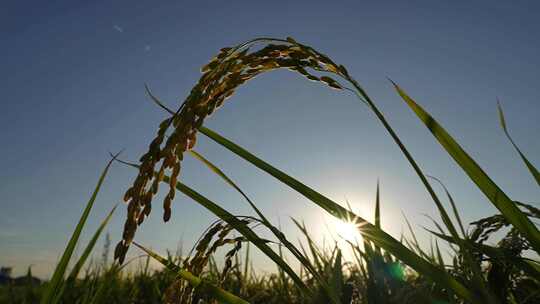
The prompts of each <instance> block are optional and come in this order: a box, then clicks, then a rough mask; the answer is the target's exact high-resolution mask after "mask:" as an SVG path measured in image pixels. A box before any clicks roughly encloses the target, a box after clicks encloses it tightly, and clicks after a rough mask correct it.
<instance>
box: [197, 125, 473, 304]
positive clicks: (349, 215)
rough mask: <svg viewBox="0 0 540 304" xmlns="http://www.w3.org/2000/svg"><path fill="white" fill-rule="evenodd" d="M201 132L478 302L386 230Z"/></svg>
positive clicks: (216, 136) (204, 130)
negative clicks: (354, 224)
mask: <svg viewBox="0 0 540 304" xmlns="http://www.w3.org/2000/svg"><path fill="white" fill-rule="evenodd" d="M199 131H200V132H201V133H202V134H204V135H206V136H207V137H209V138H210V139H212V140H214V141H215V142H216V143H219V144H220V145H222V146H223V147H225V148H227V149H229V150H230V151H231V152H233V153H235V154H236V155H238V156H240V157H242V158H243V159H245V160H247V161H248V162H250V163H251V164H253V165H255V166H256V167H258V168H259V169H261V170H263V171H265V172H266V173H268V174H270V175H272V176H273V177H275V178H276V179H278V180H279V181H280V182H282V183H284V184H286V185H288V186H289V187H291V188H292V189H294V190H296V191H297V192H299V193H300V194H302V195H303V196H305V197H306V198H308V199H309V200H310V201H312V202H313V203H315V204H316V205H318V206H319V207H321V208H323V209H324V210H326V211H327V212H328V213H330V214H331V215H333V216H335V217H337V218H339V219H341V220H345V221H350V220H352V221H353V222H354V223H356V224H357V226H358V227H359V231H360V233H361V234H362V236H363V237H364V238H366V239H368V240H370V241H372V242H373V243H375V244H376V245H377V246H380V247H381V248H383V249H384V250H386V251H388V252H390V253H391V254H392V255H394V256H395V257H397V258H398V259H400V260H402V261H403V262H404V263H405V264H407V265H409V266H410V267H412V268H413V269H415V270H416V271H418V272H419V273H422V274H424V275H426V276H428V277H430V278H431V279H432V280H434V281H436V282H438V283H440V284H442V285H444V286H447V287H448V288H451V289H453V290H454V291H455V292H456V293H457V294H459V295H460V296H461V297H463V298H465V299H467V300H469V301H472V302H475V301H476V297H475V295H474V294H473V293H472V292H471V291H470V290H468V289H467V288H465V286H463V285H462V284H461V283H460V282H458V281H457V280H455V279H454V278H453V277H452V276H450V275H449V274H447V273H446V272H444V271H441V269H440V268H438V267H435V266H434V265H432V264H430V263H429V262H427V261H426V260H424V259H422V258H421V257H419V256H418V255H416V254H415V253H414V252H412V251H410V250H409V249H408V248H406V247H405V246H403V244H401V243H400V242H399V241H397V240H395V239H394V238H393V237H392V236H390V235H389V234H387V233H386V232H384V231H383V230H381V229H379V228H377V227H375V226H374V225H372V224H371V223H369V222H368V221H366V220H365V219H363V218H361V217H359V216H357V215H356V214H354V213H353V212H351V211H349V210H347V209H345V208H343V207H342V206H341V205H339V204H337V203H335V202H333V201H332V200H330V199H329V198H327V197H325V196H323V195H322V194H320V193H319V192H317V191H315V190H313V189H312V188H310V187H308V186H306V185H304V184H303V183H301V182H300V181H298V180H297V179H295V178H293V177H291V176H289V175H287V174H285V173H284V172H282V171H281V170H279V169H277V168H275V167H273V166H271V165H270V164H268V163H267V162H265V161H263V160H262V159H260V158H258V157H256V156H255V155H253V154H251V153H250V152H248V151H247V150H245V149H244V148H242V147H240V146H238V145H237V144H235V143H233V142H231V141H230V140H228V139H226V138H224V137H223V136H221V135H219V134H217V133H216V132H214V131H212V130H210V129H208V128H206V127H200V128H199Z"/></svg>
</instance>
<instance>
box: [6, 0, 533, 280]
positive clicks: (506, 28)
mask: <svg viewBox="0 0 540 304" xmlns="http://www.w3.org/2000/svg"><path fill="white" fill-rule="evenodd" d="M1 6H2V7H1V9H0V33H1V34H0V35H1V40H2V42H3V43H2V48H1V49H0V66H1V67H2V68H1V69H0V80H1V83H2V111H0V139H1V140H2V145H1V149H0V166H1V168H2V170H0V194H1V199H0V207H1V209H0V210H1V211H0V248H1V250H0V265H11V266H15V272H16V273H23V272H24V271H26V267H27V266H28V265H33V270H34V273H37V274H38V275H40V276H47V275H49V274H50V272H51V269H52V267H53V263H54V262H55V261H56V260H57V259H58V256H59V254H60V252H61V251H62V250H63V248H64V246H65V243H66V241H67V239H68V237H69V235H70V233H71V231H72V230H73V227H74V225H75V223H76V221H77V220H78V217H79V215H80V213H81V210H82V208H83V206H84V203H85V202H86V201H87V199H88V197H89V196H90V193H91V191H92V189H93V187H94V186H95V183H96V181H97V178H98V175H99V173H100V171H101V170H102V168H103V166H104V165H105V163H106V162H107V160H108V152H109V151H113V152H114V151H118V150H120V149H122V148H124V149H125V152H124V154H123V157H124V158H126V159H131V160H136V159H138V158H139V156H140V155H141V154H142V153H143V152H144V151H145V149H146V147H147V145H148V143H149V142H150V140H151V139H152V138H153V136H154V134H155V130H156V128H157V125H158V123H159V122H160V121H161V119H163V118H164V117H165V113H163V111H161V110H160V109H159V108H157V107H156V106H155V105H153V104H152V103H151V102H149V101H148V98H147V97H146V96H145V93H144V86H143V85H144V83H148V84H149V86H150V87H151V88H152V90H153V92H154V93H155V94H156V95H158V96H160V97H161V98H162V99H163V100H165V101H166V102H167V104H169V105H170V106H171V107H176V106H178V105H179V103H180V102H181V101H182V100H183V98H184V97H185V96H186V95H187V94H188V92H189V90H190V89H191V87H192V86H193V84H194V83H195V82H196V81H197V79H198V78H199V77H200V73H199V68H200V66H202V65H203V64H205V63H206V62H207V61H208V59H209V58H211V57H212V56H213V55H214V54H215V53H216V52H217V50H219V49H220V48H222V47H224V46H230V45H233V44H236V43H239V42H241V41H244V40H247V39H250V38H253V37H257V36H275V37H286V36H292V37H295V38H296V39H297V40H298V41H301V42H303V43H306V44H309V45H312V46H314V47H315V48H317V49H319V50H320V51H322V52H323V53H326V54H328V55H329V56H330V57H332V58H333V59H334V60H335V61H336V62H338V63H341V64H344V65H345V66H347V67H348V70H349V71H350V73H351V74H352V75H353V76H354V77H355V78H356V79H357V80H358V81H359V82H360V83H361V84H362V85H363V86H364V87H365V88H366V90H367V91H368V93H369V94H370V95H371V96H372V98H373V99H374V100H375V102H376V103H377V104H378V105H379V106H380V108H381V110H382V111H383V112H384V113H385V114H386V116H387V118H388V120H389V121H390V123H391V124H392V126H394V128H395V129H396V130H398V134H399V135H400V137H401V138H402V139H403V141H404V143H405V144H406V145H407V146H408V147H409V149H410V151H411V152H412V154H413V155H414V156H415V157H416V159H417V160H418V161H419V162H420V163H421V165H422V167H423V168H424V169H425V171H426V172H427V173H429V174H431V175H435V176H437V177H439V178H440V179H442V180H443V181H444V182H445V183H446V185H447V186H448V188H449V189H450V191H451V192H452V193H453V195H454V197H455V199H456V201H457V203H458V207H459V208H460V210H461V211H462V213H463V216H464V218H465V219H466V221H467V222H470V221H472V220H474V219H477V218H479V217H481V216H487V215H491V214H492V213H494V209H493V208H492V207H491V206H490V205H489V203H488V202H487V200H486V199H485V198H484V197H483V196H482V195H481V193H480V192H479V191H478V190H477V189H475V188H474V186H473V185H472V184H471V183H470V182H469V180H468V179H467V178H466V177H465V175H464V174H463V173H461V172H460V170H459V168H458V167H457V166H456V165H455V164H454V163H453V162H452V161H451V160H450V158H449V157H448V156H447V155H446V154H445V153H444V152H443V151H442V149H441V147H440V146H438V144H437V143H436V142H435V141H434V140H433V138H432V137H431V135H430V134H429V133H428V131H427V130H426V129H425V128H424V127H423V126H422V125H421V124H420V123H419V121H418V120H417V119H416V118H415V117H414V116H413V114H412V113H411V112H410V110H408V109H407V108H406V106H405V105H404V104H403V103H402V102H401V100H400V99H399V97H398V96H397V94H396V93H395V92H394V91H393V90H392V88H391V86H390V84H389V82H388V81H387V80H386V77H387V76H388V77H390V78H392V79H393V80H395V81H396V82H398V83H399V84H400V85H401V86H402V87H403V88H404V89H406V90H407V92H408V93H409V94H410V95H411V96H412V97H413V98H415V99H416V100H417V101H418V102H419V103H420V104H422V105H423V106H424V107H425V108H426V109H427V110H428V111H430V112H431V113H432V114H433V115H434V117H435V118H436V119H438V120H439V121H440V122H441V123H442V124H443V125H444V126H445V127H446V128H447V129H448V130H449V131H450V133H451V134H453V135H454V136H455V138H456V139H458V141H459V142H460V143H462V145H463V147H464V148H465V149H466V150H467V151H469V152H470V154H471V155H472V156H473V157H474V158H476V159H477V160H478V161H479V163H480V164H481V166H482V167H484V168H485V169H486V171H487V172H488V174H490V175H491V176H492V177H493V179H494V180H495V181H496V182H497V183H498V184H499V185H500V186H501V187H502V188H503V189H504V190H505V191H506V192H507V193H508V194H509V195H510V196H511V197H513V198H514V199H518V200H522V201H528V202H534V201H538V195H539V192H538V186H537V185H536V184H535V183H534V181H533V180H532V179H531V178H530V176H529V173H528V172H527V171H526V169H525V168H524V166H523V164H522V163H521V161H520V159H519V157H518V156H517V155H516V153H515V152H514V151H513V149H512V147H511V146H510V145H509V144H508V142H507V141H506V139H505V138H504V136H503V133H502V131H501V130H500V128H499V125H498V120H497V113H496V98H497V97H498V98H500V99H501V100H502V104H503V107H504V109H505V113H506V116H507V123H508V125H509V128H510V132H511V133H512V134H513V136H514V139H515V140H516V141H517V143H518V144H519V145H520V147H521V148H522V150H523V151H524V152H525V153H526V154H527V155H529V158H530V159H531V161H532V162H533V163H536V164H537V163H538V158H537V156H538V155H540V142H539V141H538V135H537V133H538V131H539V130H540V120H539V119H538V117H539V114H540V87H539V86H538V84H537V81H538V79H539V78H540V69H539V67H540V58H539V57H538V55H537V54H538V52H539V49H540V40H538V39H537V36H538V31H539V30H540V21H539V19H538V18H537V13H538V11H539V9H540V7H539V4H538V2H537V1H513V2H512V3H511V4H510V3H509V2H508V1H462V2H459V3H458V1H452V2H444V1H342V2H339V3H337V2H335V1H324V2H319V1H305V2H302V1H283V2H282V1H271V2H267V1H265V2H258V1H226V2H221V1H159V2H156V1H92V2H89V1H84V2H83V1H80V2H77V1H45V2H44V1H9V0H8V1H3V2H2V5H1ZM206 125H207V126H209V127H211V128H213V129H216V130H219V131H220V133H221V134H223V135H225V136H227V137H229V138H231V139H233V140H234V141H235V142H237V143H239V144H241V145H243V146H244V147H246V148H248V149H249V150H250V151H252V152H254V153H255V154H257V155H259V156H261V157H262V158H263V159H265V160H267V161H269V162H270V163H272V164H274V165H276V166H277V167H279V168H281V169H283V170H284V171H286V172H288V173H290V174H292V175H293V176H295V177H297V178H299V179H300V180H302V181H304V182H305V183H307V184H308V185H310V186H313V187H314V188H316V189H318V190H319V191H321V192H322V193H324V194H326V195H328V196H329V197H331V198H333V199H335V200H336V201H338V202H341V203H345V201H346V200H348V201H349V202H350V203H351V205H352V206H353V209H355V210H357V211H358V212H359V213H360V214H362V215H364V216H366V217H368V218H370V217H371V213H372V207H373V200H374V195H375V185H376V181H377V179H380V181H381V191H382V203H383V207H382V213H383V214H382V215H383V226H384V227H385V228H386V229H388V231H389V232H391V233H392V234H393V235H395V236H399V234H400V232H401V231H402V227H403V223H404V221H403V218H402V215H401V211H403V212H404V213H405V214H406V215H407V216H408V217H409V218H410V219H411V221H412V222H413V223H414V224H415V225H417V226H416V227H417V228H418V229H421V228H420V226H421V225H429V221H428V220H427V219H426V218H425V217H424V216H423V215H422V214H423V213H427V214H430V215H433V216H435V215H436V210H435V208H434V206H433V203H432V202H431V201H430V199H429V197H428V194H427V192H426V191H425V190H424V189H423V188H422V187H421V185H420V183H419V182H418V180H417V178H416V176H415V175H414V172H413V171H412V169H411V168H410V166H409V165H408V164H407V162H406V160H405V159H404V157H403V156H402V155H401V154H400V152H399V151H398V148H397V147H396V146H395V145H394V144H393V142H392V141H391V139H390V137H389V136H387V134H386V133H385V131H384V130H383V128H382V126H381V125H380V124H379V123H378V121H376V120H375V118H374V116H373V115H372V113H371V112H369V111H368V109H367V108H366V107H365V106H363V105H362V104H361V103H359V102H358V101H357V100H356V99H355V98H354V97H352V96H351V95H349V94H346V93H343V92H338V91H334V90H329V89H328V88H326V87H323V86H320V85H317V84H314V83H310V82H306V81H305V80H303V79H301V78H300V77H299V76H297V75H294V74H292V73H290V72H286V71H278V72H273V73H269V74H266V75H262V76H260V77H258V78H257V79H256V80H254V81H252V82H250V83H248V85H247V86H244V87H242V88H241V89H239V90H238V92H237V94H236V95H235V96H234V97H233V98H232V99H230V100H229V101H228V104H226V105H225V106H224V107H223V108H222V109H220V110H219V111H218V114H217V115H214V116H212V117H210V118H209V119H208V120H207V121H206ZM197 150H198V151H199V152H201V153H203V154H204V155H206V156H207V157H208V158H209V159H211V160H212V161H213V162H215V163H216V164H218V165H219V166H220V167H221V168H222V169H223V170H224V171H225V172H227V173H228V174H229V175H230V176H231V177H232V178H233V179H234V180H235V181H237V182H238V183H239V185H241V187H243V188H244V189H245V190H246V192H248V194H249V195H250V196H251V197H252V198H253V199H254V201H255V202H256V203H257V204H258V205H259V207H260V208H261V209H262V210H263V211H264V212H265V213H267V214H268V215H269V216H270V218H271V219H272V220H274V221H275V222H276V223H277V222H280V223H281V225H282V227H283V229H284V230H285V231H286V232H288V233H291V235H292V236H293V237H292V238H293V239H294V238H295V237H294V235H295V234H296V233H297V232H296V230H295V228H294V227H293V225H292V224H291V221H290V219H289V217H295V218H298V219H304V220H305V221H306V224H307V225H308V227H312V228H311V229H312V231H313V232H314V233H316V234H317V235H323V234H324V233H323V232H324V227H323V226H324V223H325V221H326V220H327V218H326V217H325V216H324V213H323V211H322V210H320V209H318V208H316V207H314V206H311V205H310V203H309V202H308V201H306V200H305V199H303V198H302V197H301V196H300V195H298V194H296V193H294V192H293V191H291V190H289V189H287V188H286V187H284V186H282V185H280V184H279V183H277V182H276V181H275V180H273V179H272V178H271V177H269V176H266V175H265V174H263V173H261V172H259V171H258V170H257V169H256V168H254V167H251V166H249V165H248V164H246V163H245V162H243V161H242V160H240V159H238V158H237V157H235V156H234V155H232V154H231V153H229V152H228V151H225V150H224V149H223V148H221V147H219V146H217V145H216V144H214V143H212V142H210V141H209V140H207V139H204V138H203V137H200V141H199V143H198V146H197ZM134 174H135V172H134V171H132V170H131V169H129V168H125V167H123V166H121V165H114V166H113V168H112V170H111V173H110V175H109V176H108V178H107V180H106V184H105V186H104V189H103V191H102V192H101V193H100V196H99V197H98V201H97V202H96V206H95V209H94V210H93V211H92V216H91V220H90V222H89V225H88V227H87V230H85V231H86V235H85V237H86V239H87V238H88V234H90V233H91V232H92V231H93V230H95V228H96V226H97V225H98V223H99V221H100V220H101V219H102V218H103V217H104V216H105V215H106V213H107V212H108V210H110V209H111V208H112V206H113V205H114V204H115V203H117V202H119V201H120V200H121V197H122V196H123V193H124V191H125V190H126V189H127V187H128V186H129V184H130V183H131V181H132V180H133V177H134ZM183 179H184V181H185V182H186V183H187V184H189V185H191V186H193V187H194V188H196V189H198V190H199V191H200V192H202V193H204V194H205V195H207V196H208V197H209V198H211V199H213V200H215V201H216V202H219V203H220V204H222V205H223V206H224V207H226V208H227V209H228V210H230V211H231V212H233V213H235V214H250V213H251V211H250V210H249V208H248V206H247V205H246V203H245V202H243V201H242V200H241V198H240V197H239V196H238V195H237V194H236V193H235V192H234V191H233V190H231V189H229V188H228V187H227V186H226V185H224V184H223V183H222V182H221V180H219V179H218V178H217V177H215V176H214V175H212V173H210V172H209V171H208V170H207V169H206V168H205V167H204V166H202V165H201V164H200V163H198V162H196V161H195V160H194V159H190V158H188V159H187V161H185V170H184V171H183ZM537 206H538V205H537ZM124 216H125V208H121V210H119V212H117V213H116V215H115V217H114V219H113V221H112V222H111V224H110V226H109V229H108V230H109V231H110V233H111V237H112V239H113V243H116V241H117V240H118V239H119V238H120V236H121V229H122V224H123V220H124ZM213 220H214V218H213V217H212V216H211V214H210V213H209V212H208V211H206V210H204V209H203V208H202V207H200V206H198V205H197V204H196V203H194V202H193V201H190V200H189V199H188V198H186V197H183V196H182V195H177V198H176V199H175V201H174V203H173V218H172V220H171V221H170V222H169V223H166V224H164V223H162V221H161V210H160V208H154V212H153V213H152V215H151V217H150V219H149V220H148V221H147V222H145V225H143V226H142V228H141V229H139V231H138V234H137V240H139V241H140V242H141V243H143V244H145V245H148V246H151V247H153V248H155V249H157V250H158V251H161V252H164V250H165V249H166V248H169V249H175V248H176V247H177V246H178V244H179V243H180V242H182V243H183V244H184V247H186V248H187V247H190V246H191V245H192V244H193V242H194V240H195V239H197V238H198V236H199V235H200V234H201V233H202V231H203V230H204V229H205V228H206V226H207V225H209V224H210V223H211V222H212V221H213ZM423 239H424V240H427V235H424V236H423ZM98 250H99V249H98ZM136 253H137V252H136V249H135V248H132V249H131V254H136ZM256 261H257V264H258V266H259V267H260V268H261V269H266V270H272V269H273V265H272V264H271V263H270V262H269V261H268V260H266V259H264V258H263V257H260V256H259V257H256Z"/></svg>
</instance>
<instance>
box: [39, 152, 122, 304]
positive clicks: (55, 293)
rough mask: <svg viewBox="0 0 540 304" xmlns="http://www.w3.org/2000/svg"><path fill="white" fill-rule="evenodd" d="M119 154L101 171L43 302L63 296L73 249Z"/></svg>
mask: <svg viewBox="0 0 540 304" xmlns="http://www.w3.org/2000/svg"><path fill="white" fill-rule="evenodd" d="M119 154H120V153H118V154H116V155H115V156H113V158H112V159H111V160H110V161H109V163H108V164H107V166H106V167H105V169H104V170H103V172H102V173H101V176H100V177H99V180H98V183H97V185H96V187H95V189H94V192H93V193H92V196H91V197H90V199H89V200H88V202H87V203H86V207H85V208H84V211H83V213H82V215H81V218H80V219H79V222H78V223H77V226H76V227H75V230H74V231H73V234H72V235H71V238H70V240H69V242H68V244H67V246H66V249H65V250H64V253H63V254H62V257H61V258H60V261H59V262H58V265H56V268H55V270H54V273H53V276H52V278H51V280H50V282H49V285H48V286H47V289H46V290H45V293H44V295H43V298H42V299H41V303H42V304H50V303H57V302H55V301H56V299H59V298H60V297H61V294H60V291H61V289H62V285H63V284H64V275H65V273H66V269H67V266H68V264H69V261H70V260H71V256H72V255H73V251H74V250H75V246H76V245H77V242H78V241H79V238H80V236H81V232H82V230H83V228H84V225H85V224H86V220H87V219H88V216H89V215H90V211H91V210H92V207H93V206H94V202H95V201H96V197H97V195H98V193H99V190H100V188H101V185H102V184H103V181H104V180H105V176H107V172H108V171H109V168H110V167H111V164H112V162H113V161H114V160H115V159H116V157H117V156H118V155H119Z"/></svg>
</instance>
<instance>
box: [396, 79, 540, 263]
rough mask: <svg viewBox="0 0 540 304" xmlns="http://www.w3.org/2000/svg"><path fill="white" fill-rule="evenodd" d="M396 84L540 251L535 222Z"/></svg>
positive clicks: (486, 194) (490, 196) (444, 142)
mask: <svg viewBox="0 0 540 304" xmlns="http://www.w3.org/2000/svg"><path fill="white" fill-rule="evenodd" d="M392 83H393V82H392ZM393 84H394V87H395V88H396V90H397V92H398V93H399V95H400V96H401V98H403V100H404V101H405V103H406V104H407V105H408V106H409V107H410V108H411V109H412V110H413V112H414V113H415V114H416V115H417V116H418V118H419V119H420V120H421V121H422V122H423V123H424V124H425V125H426V127H427V128H428V129H429V131H430V132H431V133H432V134H433V136H435V138H436V139H437V141H439V143H440V144H441V145H442V146H443V148H444V149H445V150H446V151H447V152H448V154H449V155H450V156H451V157H452V158H453V159H454V160H455V161H456V163H457V164H458V165H459V166H460V167H461V168H462V169H463V171H464V172H465V173H466V174H467V175H468V176H469V178H470V179H471V180H472V181H473V182H474V183H475V184H476V185H477V186H478V188H479V189H480V190H481V191H482V192H483V193H484V195H485V196H486V197H487V198H488V199H489V200H490V201H491V203H493V205H495V207H496V208H497V209H499V211H500V212H501V213H502V215H503V216H504V217H505V218H506V219H507V220H508V221H509V222H510V223H511V224H512V225H513V226H514V227H516V229H518V230H519V231H520V232H521V233H522V235H523V236H525V237H526V238H527V239H528V240H529V242H530V243H531V245H532V247H533V248H534V250H535V251H536V252H538V253H540V232H539V231H538V229H537V228H536V227H535V226H534V224H533V223H532V222H531V221H530V220H529V219H528V218H527V216H526V215H525V214H524V213H523V212H522V211H521V210H519V208H518V207H517V206H516V204H515V203H514V202H513V201H512V200H511V199H510V198H509V197H508V196H507V195H506V194H505V193H504V192H503V191H502V190H501V189H500V188H499V187H498V186H497V185H496V184H495V183H494V182H493V181H492V180H491V178H489V176H488V175H487V174H486V173H485V172H484V170H482V168H480V166H479V165H478V164H477V163H476V162H475V161H474V160H473V159H472V158H471V157H470V156H469V155H468V154H467V153H466V152H465V150H463V148H462V147H461V146H460V145H459V144H458V143H457V142H456V141H455V140H454V139H453V138H452V136H450V134H448V132H447V131H446V130H445V129H444V128H443V127H442V126H441V125H440V124H439V123H438V122H437V121H436V120H435V119H434V118H433V117H432V116H431V115H430V114H429V113H427V112H426V111H425V110H424V109H423V108H422V107H420V106H419V105H418V104H417V103H416V102H415V101H414V100H413V99H412V98H410V97H409V96H408V95H407V94H406V93H405V92H404V91H403V90H402V89H401V88H400V87H399V86H398V85H397V84H395V83H393Z"/></svg>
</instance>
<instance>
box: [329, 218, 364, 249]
mask: <svg viewBox="0 0 540 304" xmlns="http://www.w3.org/2000/svg"><path fill="white" fill-rule="evenodd" d="M333 229H334V230H335V231H334V232H335V234H336V236H337V237H338V238H341V239H343V240H345V241H349V242H352V243H356V242H358V241H360V240H361V238H362V236H361V234H360V232H359V230H358V226H357V224H355V223H353V222H347V221H342V220H339V219H334V220H333Z"/></svg>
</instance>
